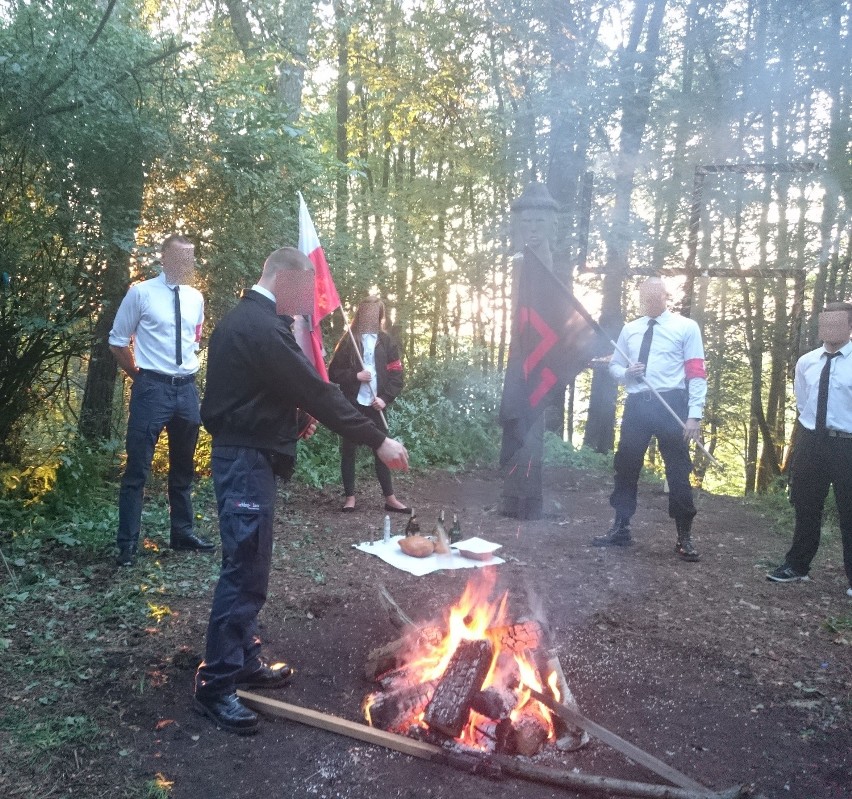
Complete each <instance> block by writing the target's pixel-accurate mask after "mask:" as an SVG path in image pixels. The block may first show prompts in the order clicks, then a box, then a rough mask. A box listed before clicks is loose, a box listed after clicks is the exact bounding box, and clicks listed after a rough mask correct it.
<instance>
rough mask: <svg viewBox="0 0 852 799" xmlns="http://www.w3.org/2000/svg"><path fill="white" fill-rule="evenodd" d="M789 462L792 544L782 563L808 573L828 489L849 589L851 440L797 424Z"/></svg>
mask: <svg viewBox="0 0 852 799" xmlns="http://www.w3.org/2000/svg"><path fill="white" fill-rule="evenodd" d="M798 432H799V435H798V439H797V441H796V448H795V450H794V451H793V460H792V462H791V463H790V502H791V503H792V504H793V508H794V510H795V514H796V527H795V530H794V532H793V543H792V545H791V547H790V550H789V552H787V555H786V557H785V561H786V562H787V563H788V564H789V565H790V566H792V567H793V568H794V569H795V570H796V571H797V572H799V573H800V574H807V573H808V570H809V569H810V567H811V561H812V560H813V559H814V555H816V552H817V549H819V541H820V532H821V528H822V511H823V508H824V506H825V500H826V497H828V489H829V487H830V486H834V499H835V502H836V503H837V515H838V517H839V519H840V536H841V539H842V540H843V565H844V567H845V569H846V578H847V580H849V585H850V586H852V438H829V437H827V436H820V435H817V434H816V433H814V432H813V431H812V430H808V429H807V428H805V427H802V426H801V425H799V431H798Z"/></svg>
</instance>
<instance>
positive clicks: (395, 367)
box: [387, 360, 402, 372]
mask: <svg viewBox="0 0 852 799" xmlns="http://www.w3.org/2000/svg"><path fill="white" fill-rule="evenodd" d="M387 369H388V371H389V372H401V371H402V361H400V360H396V361H391V362H390V363H389V364H388V366H387Z"/></svg>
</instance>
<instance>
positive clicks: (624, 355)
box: [553, 275, 725, 471]
mask: <svg viewBox="0 0 852 799" xmlns="http://www.w3.org/2000/svg"><path fill="white" fill-rule="evenodd" d="M553 277H554V279H555V280H556V282H557V283H559V285H560V286H562V288H564V289H565V291H566V292H568V295H569V296H570V297H571V301H572V302H573V303H574V307H575V308H576V310H577V313H579V314H580V316H582V317H583V319H585V320H586V323H587V324H588V325H589V326H590V327H591V328H592V330H594V331H595V333H597V334H598V335H599V336H603V338H605V339H606V340H607V341H608V342H609V344H610V345H611V346H612V348H613V349H614V350H615V351H616V352H618V353H619V354H620V355H621V357H622V358H624V360H625V361H627V363H628V364H629V365H630V366H633V365H634V364H633V362H632V361H631V360H630V358H629V357H628V356H627V353H626V352H625V351H624V350H623V349H621V347H619V346H618V344H617V343H616V342H615V341H613V340H612V338H611V337H610V336H609V334H608V333H607V332H606V331H605V330H604V329H603V328H602V327H601V326H600V325H599V324H598V323H597V322H596V321H595V320H594V319H593V318H592V316H591V314H590V313H589V312H588V311H587V310H586V309H585V308H584V307H583V304H582V303H581V302H580V301H579V300H578V299H577V298H576V297H575V296H574V292H572V291H570V290H569V289H568V287H567V286H566V285H565V284H564V283H563V282H562V281H561V280H559V278H558V277H556V275H554V276H553ZM640 379H641V381H642V382H643V383H644V384H645V385H646V386H648V389H649V390H650V392H651V393H652V394H653V395H654V396H655V397H656V398H657V399H658V400H659V401H660V402H661V403H662V405H663V407H664V408H665V409H666V410H667V411H668V412H669V413H670V414H671V415H672V417H673V418H674V419H675V421H676V422H677V423H678V424H679V425H680V427H681V429H682V430H683V431H684V432H686V423H685V422H684V421H683V419H681V418H680V416H678V415H677V412H676V411H675V410H674V408H672V406H671V405H669V404H668V402H666V400H665V399H664V398H663V395H662V394H660V392H659V391H657V389H655V388H654V387H653V386H652V385H651V384H650V383H648V381H647V380H645V378H644V377H642V378H640ZM693 440H694V441H695V446H696V447H698V449H700V450H701V452H702V454H703V455H704V457H705V458H707V460H708V461H710V463H712V464H713V465H714V466H715V467H716V468H717V469H720V470H722V471H724V468H725V467H724V466H722V464H721V463H719V461H717V460H716V459H715V458H714V457H713V456H712V455H711V454H710V451H709V450H708V449H707V447H705V446H704V444H703V443H702V442H701V441H699V440H698V439H697V438H696V439H693Z"/></svg>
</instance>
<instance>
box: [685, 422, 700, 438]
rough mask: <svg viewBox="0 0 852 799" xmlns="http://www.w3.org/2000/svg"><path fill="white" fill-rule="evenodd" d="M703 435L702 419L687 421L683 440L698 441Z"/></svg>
mask: <svg viewBox="0 0 852 799" xmlns="http://www.w3.org/2000/svg"><path fill="white" fill-rule="evenodd" d="M700 435H701V419H687V420H686V421H685V422H684V423H683V440H684V441H698V438H699V436H700Z"/></svg>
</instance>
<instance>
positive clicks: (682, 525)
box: [675, 519, 701, 563]
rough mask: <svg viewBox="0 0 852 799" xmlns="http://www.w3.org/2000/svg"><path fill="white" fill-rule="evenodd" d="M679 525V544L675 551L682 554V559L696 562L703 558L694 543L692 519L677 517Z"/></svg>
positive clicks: (676, 521)
mask: <svg viewBox="0 0 852 799" xmlns="http://www.w3.org/2000/svg"><path fill="white" fill-rule="evenodd" d="M675 525H676V526H677V544H675V552H677V554H678V555H679V556H680V559H681V560H686V561H689V562H690V563H694V562H695V561H697V560H700V559H701V555H699V554H698V550H697V549H696V548H695V547H694V546H693V545H692V532H691V531H692V519H675Z"/></svg>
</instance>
